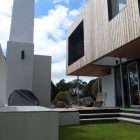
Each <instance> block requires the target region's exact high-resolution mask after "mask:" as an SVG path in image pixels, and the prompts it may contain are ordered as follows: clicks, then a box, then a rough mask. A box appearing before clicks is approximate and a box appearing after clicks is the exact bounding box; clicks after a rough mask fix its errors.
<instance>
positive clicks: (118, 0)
mask: <svg viewBox="0 0 140 140" xmlns="http://www.w3.org/2000/svg"><path fill="white" fill-rule="evenodd" d="M126 5H127V0H108V13H109V20H111V19H112V18H113V17H115V16H116V15H117V14H118V13H119V12H120V11H121V10H123V9H124V8H125V7H126Z"/></svg>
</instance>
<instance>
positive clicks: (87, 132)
mask: <svg viewBox="0 0 140 140" xmlns="http://www.w3.org/2000/svg"><path fill="white" fill-rule="evenodd" d="M59 140H140V125H134V124H128V123H109V124H91V125H79V126H66V127H60V132H59Z"/></svg>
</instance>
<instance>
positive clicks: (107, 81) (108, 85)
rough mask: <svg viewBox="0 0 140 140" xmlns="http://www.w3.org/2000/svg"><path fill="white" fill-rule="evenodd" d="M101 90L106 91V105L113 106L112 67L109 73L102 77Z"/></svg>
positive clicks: (113, 85)
mask: <svg viewBox="0 0 140 140" xmlns="http://www.w3.org/2000/svg"><path fill="white" fill-rule="evenodd" d="M101 79H102V92H106V93H107V99H106V106H107V107H115V104H116V103H115V102H116V100H115V77H114V70H113V68H112V70H111V74H110V75H108V76H105V77H102V78H101Z"/></svg>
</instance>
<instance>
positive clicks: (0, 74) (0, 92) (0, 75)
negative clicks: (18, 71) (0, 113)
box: [0, 46, 6, 106]
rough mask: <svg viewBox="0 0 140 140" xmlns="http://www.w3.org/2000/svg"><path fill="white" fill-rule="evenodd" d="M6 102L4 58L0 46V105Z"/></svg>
mask: <svg viewBox="0 0 140 140" xmlns="http://www.w3.org/2000/svg"><path fill="white" fill-rule="evenodd" d="M5 104H6V60H5V58H4V55H3V52H2V49H1V46H0V106H4V105H5Z"/></svg>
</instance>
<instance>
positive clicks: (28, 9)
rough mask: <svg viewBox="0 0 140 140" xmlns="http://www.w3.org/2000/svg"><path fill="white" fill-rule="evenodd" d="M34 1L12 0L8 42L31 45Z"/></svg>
mask: <svg viewBox="0 0 140 140" xmlns="http://www.w3.org/2000/svg"><path fill="white" fill-rule="evenodd" d="M34 4H35V0H14V5H13V13H12V22H11V32H10V39H9V40H10V41H15V42H25V43H33V34H34V32H33V31H34Z"/></svg>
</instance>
